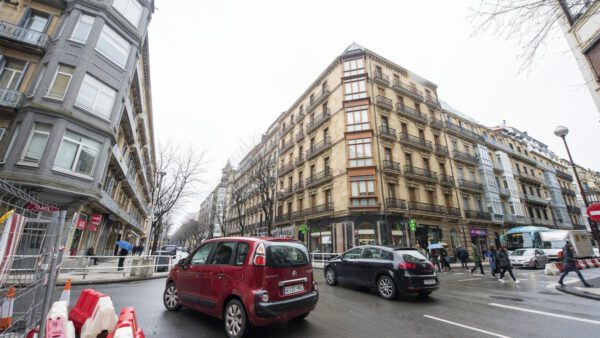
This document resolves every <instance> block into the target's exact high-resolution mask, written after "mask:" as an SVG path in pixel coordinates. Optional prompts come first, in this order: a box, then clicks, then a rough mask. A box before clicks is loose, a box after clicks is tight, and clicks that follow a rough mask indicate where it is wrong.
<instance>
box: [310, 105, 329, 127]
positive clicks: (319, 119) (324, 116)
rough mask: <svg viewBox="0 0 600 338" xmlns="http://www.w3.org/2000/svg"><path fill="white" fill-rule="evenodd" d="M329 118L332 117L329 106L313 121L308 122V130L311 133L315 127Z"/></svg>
mask: <svg viewBox="0 0 600 338" xmlns="http://www.w3.org/2000/svg"><path fill="white" fill-rule="evenodd" d="M329 118H331V112H330V110H329V108H327V109H325V110H323V112H321V114H319V115H317V116H316V117H315V118H314V119H313V120H312V121H309V122H308V123H307V124H306V132H307V133H310V132H311V131H313V130H314V129H315V128H318V127H319V126H320V125H322V124H323V123H324V122H325V121H327V120H329Z"/></svg>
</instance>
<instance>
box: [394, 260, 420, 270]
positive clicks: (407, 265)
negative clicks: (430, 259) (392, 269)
mask: <svg viewBox="0 0 600 338" xmlns="http://www.w3.org/2000/svg"><path fill="white" fill-rule="evenodd" d="M416 268H417V265H416V264H415V263H409V262H404V263H400V265H398V269H403V270H413V269H416Z"/></svg>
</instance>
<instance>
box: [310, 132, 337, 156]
mask: <svg viewBox="0 0 600 338" xmlns="http://www.w3.org/2000/svg"><path fill="white" fill-rule="evenodd" d="M330 147H331V138H330V137H329V136H328V137H326V138H325V139H324V140H323V141H321V142H319V143H317V144H315V145H313V146H312V147H310V148H309V149H308V150H307V151H306V159H307V160H310V159H311V158H313V157H315V156H317V155H319V154H320V153H322V152H323V151H325V150H326V149H329V148H330Z"/></svg>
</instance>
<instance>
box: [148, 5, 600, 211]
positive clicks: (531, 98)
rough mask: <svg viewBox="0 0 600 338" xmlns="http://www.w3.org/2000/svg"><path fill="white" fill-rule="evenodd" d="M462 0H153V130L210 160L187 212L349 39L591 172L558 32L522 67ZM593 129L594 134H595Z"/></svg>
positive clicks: (569, 64) (593, 117) (583, 107)
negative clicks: (563, 133)
mask: <svg viewBox="0 0 600 338" xmlns="http://www.w3.org/2000/svg"><path fill="white" fill-rule="evenodd" d="M478 3H479V1H478V0H472V1H444V0H440V1H374V0H371V1H367V2H365V1H350V0H344V1H322V0H321V1H307V0H304V1H295V2H292V1H259V0H257V1H228V0H219V1H197V0H177V1H173V0H170V1H168V0H156V12H155V13H154V16H153V19H152V22H151V24H150V38H149V39H150V60H151V72H152V74H151V76H152V89H153V90H152V95H153V102H154V132H155V135H156V137H157V138H158V139H160V140H167V139H172V140H173V141H174V142H179V143H182V144H188V143H192V144H193V145H194V146H196V147H197V148H199V149H204V150H205V151H206V153H207V159H208V160H209V162H208V163H207V165H206V171H207V172H206V174H205V175H204V177H203V180H204V182H205V183H204V184H202V185H200V186H199V187H198V189H199V191H198V197H197V200H194V201H191V202H189V203H187V205H186V206H185V207H184V208H182V209H181V212H180V213H179V215H178V217H177V219H176V223H178V221H179V220H181V218H182V217H183V214H185V213H187V212H197V210H198V209H199V205H200V202H201V201H202V199H203V198H204V197H205V196H206V194H207V193H209V192H210V191H211V190H212V189H213V188H214V186H215V185H216V183H217V182H218V180H219V178H220V175H221V168H222V167H223V166H224V165H225V162H226V161H227V159H228V158H232V159H239V158H240V156H241V155H242V154H240V145H241V144H242V143H243V142H247V141H248V140H249V139H252V138H253V137H256V135H260V134H261V133H262V132H264V131H265V130H266V129H267V127H268V126H269V125H270V124H271V123H272V122H273V121H274V119H275V118H276V117H277V116H278V115H279V114H280V113H281V112H282V111H284V110H286V109H288V108H289V107H290V105H291V104H292V103H293V102H294V101H295V100H296V99H297V98H298V97H299V95H300V94H301V93H302V92H303V91H304V90H305V89H306V88H307V87H308V86H309V85H310V83H311V82H312V81H313V80H314V79H315V78H316V77H317V76H318V75H319V74H320V73H321V72H322V71H323V70H324V69H325V67H326V66H327V65H328V64H329V63H330V62H331V61H332V60H333V59H334V58H335V57H336V56H338V55H339V54H341V53H342V51H343V50H344V49H345V48H346V47H347V46H348V45H349V44H351V43H352V42H353V41H354V42H356V43H358V44H360V45H362V46H364V47H366V48H368V49H371V50H372V51H374V52H375V53H378V54H380V55H382V56H384V57H386V58H388V59H390V60H392V61H394V62H396V63H398V64H399V65H401V66H402V67H404V68H407V69H409V70H410V71H413V72H415V73H417V74H419V75H421V76H423V77H424V78H426V79H428V80H430V81H432V82H434V83H436V84H437V85H438V95H439V97H440V98H441V99H442V100H444V101H446V102H448V103H449V104H450V105H452V106H453V107H455V108H456V109H458V110H460V111H462V112H464V113H466V114H468V115H470V116H472V117H473V118H474V119H476V120H477V121H479V122H480V123H482V124H484V125H487V126H494V125H498V124H500V123H502V121H503V120H506V122H507V124H509V125H511V126H514V127H515V128H517V129H520V130H522V131H527V132H529V134H530V135H532V136H533V137H536V138H538V139H539V140H541V141H542V142H544V143H546V144H547V145H549V146H550V147H551V148H552V149H553V150H555V151H556V152H557V153H558V154H559V155H561V156H566V152H565V151H564V147H563V145H562V142H561V140H560V139H559V138H557V137H556V136H554V135H553V133H552V132H553V130H554V128H555V126H556V125H559V124H563V125H566V126H567V127H569V129H570V130H571V133H570V134H569V136H568V141H569V145H570V147H571V151H572V153H573V156H574V158H575V161H576V162H578V163H579V164H581V165H583V166H586V167H590V168H593V169H596V170H600V155H599V151H598V150H597V147H598V141H597V140H598V136H596V135H598V131H599V129H600V124H599V123H598V112H597V110H596V108H595V106H594V104H593V102H592V99H591V97H590V94H589V92H588V89H587V88H586V87H585V85H584V82H583V78H582V76H581V73H580V71H579V68H578V66H577V64H576V63H575V59H574V58H573V55H572V53H571V51H570V50H569V48H568V45H567V42H566V41H565V39H564V37H563V36H562V32H561V31H560V29H559V28H558V27H557V34H555V35H554V37H553V38H552V39H551V40H550V41H549V42H548V44H547V48H546V51H545V53H543V54H542V55H541V57H540V58H539V59H538V60H537V61H536V63H535V66H534V68H533V69H532V70H531V71H530V72H529V73H521V74H519V72H518V71H519V67H520V65H521V60H518V59H517V58H516V56H517V55H518V54H519V47H518V45H517V41H516V40H508V41H507V40H504V39H502V38H499V37H497V36H494V35H493V34H491V33H486V34H483V35H477V36H474V37H472V31H473V26H474V24H473V23H472V21H471V15H472V12H471V11H470V10H469V6H476V5H477V4H478ZM594 136H595V137H594Z"/></svg>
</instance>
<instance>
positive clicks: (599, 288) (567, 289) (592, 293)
mask: <svg viewBox="0 0 600 338" xmlns="http://www.w3.org/2000/svg"><path fill="white" fill-rule="evenodd" d="M587 282H588V283H590V284H593V285H594V287H591V288H586V287H582V286H579V285H581V282H580V281H579V280H577V282H576V283H574V284H565V286H561V285H556V289H557V290H559V291H562V292H564V293H568V294H571V295H575V296H579V297H583V298H587V299H593V300H600V277H594V278H587Z"/></svg>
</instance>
